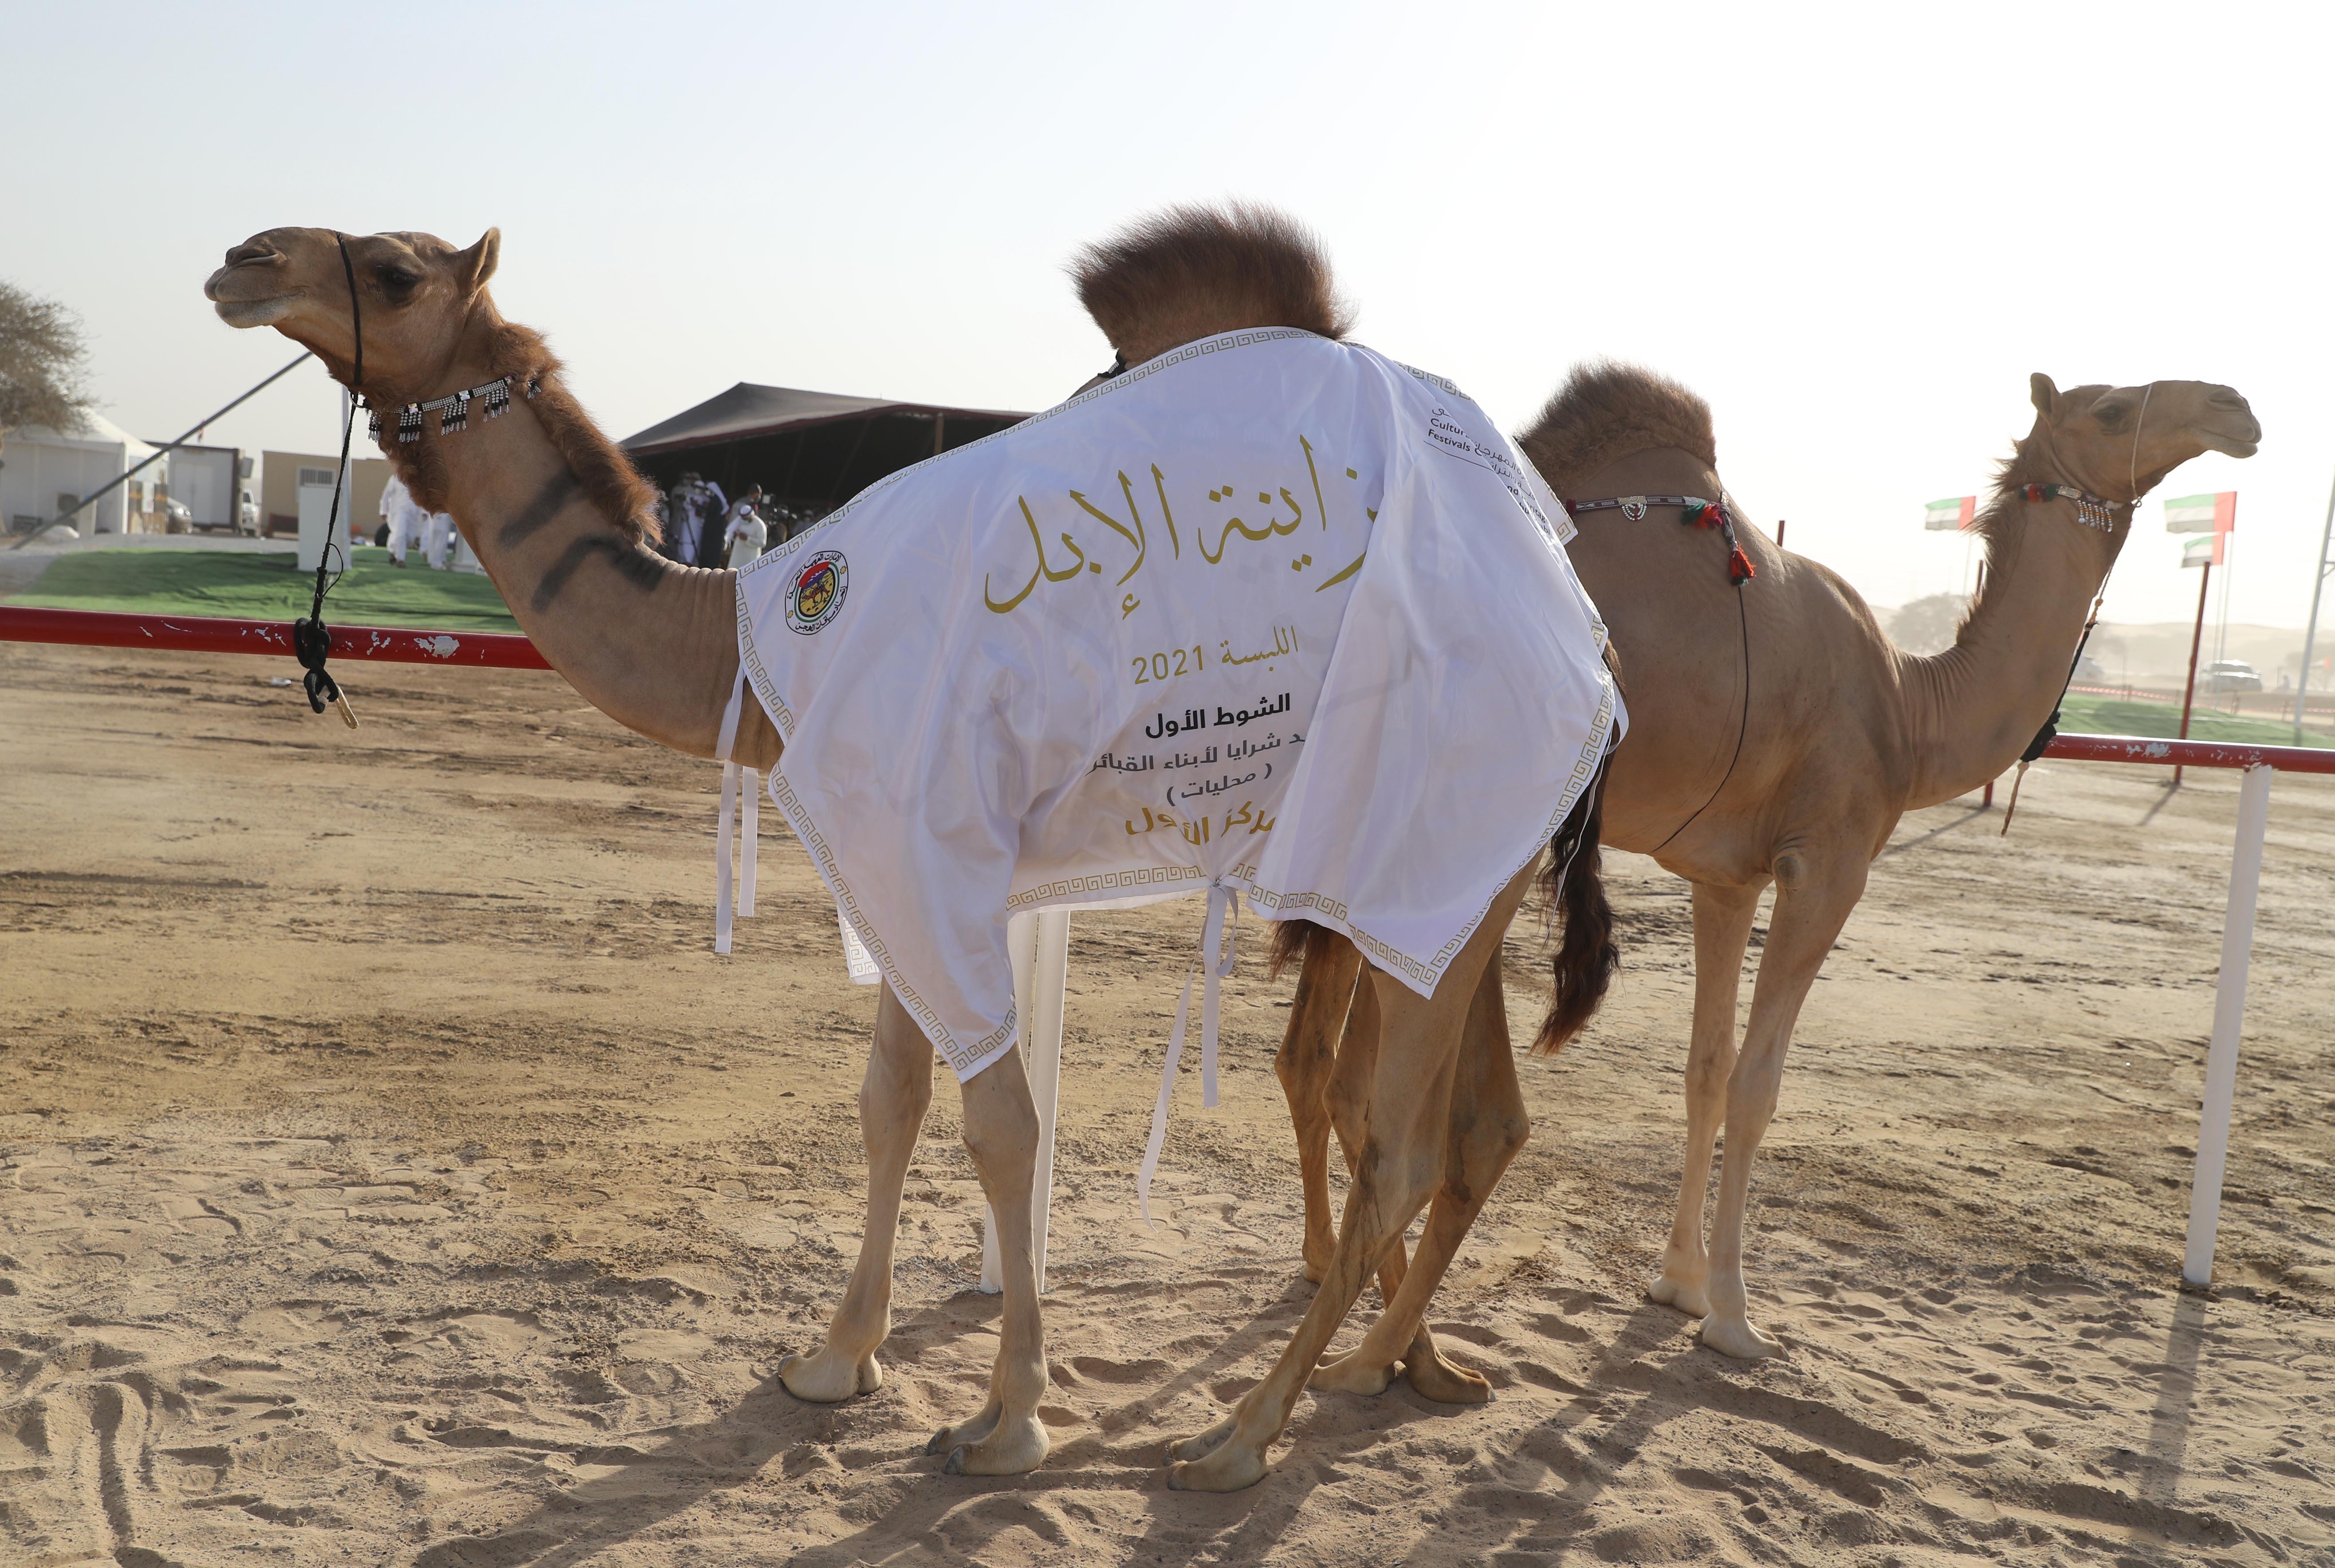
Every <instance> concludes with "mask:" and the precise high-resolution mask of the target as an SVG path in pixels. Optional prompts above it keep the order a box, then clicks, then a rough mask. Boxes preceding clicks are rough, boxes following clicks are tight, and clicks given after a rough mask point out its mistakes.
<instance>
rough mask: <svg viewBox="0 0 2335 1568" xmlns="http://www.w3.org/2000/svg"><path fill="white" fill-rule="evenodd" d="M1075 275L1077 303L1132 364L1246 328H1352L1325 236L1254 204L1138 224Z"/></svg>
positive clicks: (1084, 260)
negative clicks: (1220, 334) (1331, 272)
mask: <svg viewBox="0 0 2335 1568" xmlns="http://www.w3.org/2000/svg"><path fill="white" fill-rule="evenodd" d="M1070 271H1071V277H1072V278H1073V279H1075V280H1076V282H1077V284H1078V291H1079V303H1080V305H1084V306H1086V309H1087V314H1088V315H1090V316H1092V317H1094V322H1095V324H1096V325H1097V326H1099V327H1100V328H1102V332H1103V335H1104V336H1105V337H1107V338H1109V340H1110V346H1111V347H1113V348H1115V349H1117V350H1118V351H1119V357H1120V359H1121V360H1122V361H1124V362H1125V363H1128V364H1130V365H1132V364H1140V363H1143V362H1144V361H1145V360H1148V359H1154V358H1157V357H1158V355H1160V354H1163V353H1167V352H1168V350H1169V349H1171V348H1177V347H1179V346H1181V345H1182V344H1187V343H1191V342H1193V341H1194V340H1196V339H1198V338H1204V337H1213V336H1215V335H1216V334H1219V333H1227V332H1237V331H1239V330H1240V329H1241V328H1243V327H1251V326H1290V327H1296V328H1298V329H1299V330H1301V331H1303V332H1310V333H1317V334H1320V335H1322V336H1323V337H1330V338H1339V337H1343V336H1345V335H1346V334H1348V333H1349V332H1352V330H1353V325H1354V310H1353V306H1352V305H1349V304H1348V303H1347V302H1346V300H1345V299H1344V298H1343V297H1342V296H1341V295H1339V293H1338V290H1337V287H1336V286H1335V284H1334V283H1333V282H1332V278H1331V275H1330V257H1329V254H1328V253H1327V252H1326V251H1324V250H1323V247H1322V241H1321V239H1320V238H1319V237H1317V236H1316V235H1315V234H1314V233H1313V230H1311V229H1309V228H1307V227H1305V226H1304V225H1303V224H1301V223H1299V222H1298V221H1297V220H1296V219H1295V218H1291V217H1290V216H1289V215H1288V214H1287V213H1284V212H1280V211H1277V210H1275V209H1274V208H1270V207H1265V206H1263V205H1261V204H1258V203H1255V202H1246V201H1232V202H1225V203H1222V204H1219V205H1192V206H1180V207H1170V208H1166V209H1165V210H1163V211H1160V212H1156V213H1153V214H1151V215H1150V216H1149V217H1147V218H1138V219H1136V220H1135V221H1134V222H1133V223H1130V224H1129V225H1128V226H1127V227H1125V228H1122V229H1120V230H1119V232H1118V233H1117V234H1114V235H1112V236H1110V237H1109V238H1107V239H1101V240H1098V241H1096V242H1095V243H1094V244H1092V245H1090V246H1088V247H1086V248H1085V249H1083V250H1081V251H1080V252H1079V253H1078V255H1077V256H1074V257H1072V258H1071V267H1070Z"/></svg>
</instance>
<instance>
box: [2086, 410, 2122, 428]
mask: <svg viewBox="0 0 2335 1568" xmlns="http://www.w3.org/2000/svg"><path fill="white" fill-rule="evenodd" d="M2092 417H2093V418H2094V419H2096V420H2098V421H2100V423H2101V424H2103V425H2105V426H2107V428H2108V429H2109V430H2114V429H2116V428H2117V426H2118V425H2120V424H2122V423H2124V407H2123V405H2122V404H2120V403H2111V404H2109V405H2108V406H2107V407H2106V408H2098V409H2094V410H2093V411H2092Z"/></svg>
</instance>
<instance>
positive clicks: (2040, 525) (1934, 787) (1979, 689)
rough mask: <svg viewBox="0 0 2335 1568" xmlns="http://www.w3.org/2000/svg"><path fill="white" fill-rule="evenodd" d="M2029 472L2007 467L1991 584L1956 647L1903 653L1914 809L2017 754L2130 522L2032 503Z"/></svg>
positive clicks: (2057, 688) (1973, 782) (2053, 501)
mask: <svg viewBox="0 0 2335 1568" xmlns="http://www.w3.org/2000/svg"><path fill="white" fill-rule="evenodd" d="M2014 475H2015V477H2014ZM2031 477H2032V478H2034V479H2035V480H2036V481H2037V482H2049V481H2047V480H2044V479H2042V477H2041V476H2039V475H2037V476H2031ZM2029 479H2030V476H2028V475H2026V474H2024V473H2020V472H2019V471H2018V470H2017V469H2014V474H2013V475H2006V476H2005V478H2004V479H2003V481H2002V483H2001V486H2000V487H1998V489H1997V490H1996V492H1995V497H1994V499H1993V502H1992V504H1991V505H1990V506H1989V508H1987V513H1986V516H1985V517H1984V518H1981V522H1980V527H1981V528H1983V529H1985V530H1986V533H1987V567H1986V581H1985V585H1984V586H1983V587H1982V588H1981V590H1980V592H1979V594H1978V596H1977V598H1976V599H1975V601H1974V602H1973V603H1972V605H1971V610H1970V614H1969V615H1968V616H1967V617H1966V618H1965V619H1964V621H1963V623H1962V629H1961V631H1960V632H1959V633H1958V634H1957V635H1956V636H1955V638H1954V645H1953V646H1952V647H1951V648H1949V649H1947V650H1946V651H1945V652H1944V653H1938V654H1934V655H1932V656H1929V657H1926V658H1920V657H1914V656H1910V655H1906V656H1903V663H1902V667H1901V679H1902V682H1903V687H1904V693H1905V702H1906V708H1907V719H1908V723H1909V729H1910V731H1911V734H1912V738H1913V740H1914V789H1913V794H1912V798H1911V799H1909V801H1908V802H1907V804H1908V806H1927V805H1933V804H1935V803H1936V802H1938V801H1941V800H1948V799H1952V798H1953V797H1955V796H1957V795H1960V794H1962V793H1964V792H1966V791H1968V790H1971V789H1977V788H1978V787H1979V786H1980V785H1981V784H1983V783H1985V782H1986V781H1987V780H1988V779H1992V778H1994V777H1995V776H1996V775H1997V774H1999V773H2001V771H2002V770H2003V769H2005V768H2008V767H2009V766H2010V764H2011V763H2013V762H2015V761H2017V760H2018V759H2019V754H2020V752H2021V751H2024V750H2026V749H2027V743H2028V742H2029V741H2030V740H2033V739H2034V738H2035V732H2036V731H2037V730H2039V729H2040V728H2041V727H2042V725H2043V722H2044V721H2045V720H2047V719H2049V717H2050V716H2051V710H2052V707H2053V705H2054V704H2055V703H2056V702H2058V701H2059V694H2060V692H2061V691H2062V690H2063V689H2064V687H2065V684H2066V682H2067V679H2068V666H2069V661H2070V660H2071V659H2073V658H2074V657H2075V653H2076V644H2077V641H2078V638H2080V637H2081V636H2082V634H2083V628H2084V617H2085V615H2086V613H2087V612H2088V610H2089V609H2090V608H2091V605H2092V599H2093V596H2094V595H2096V594H2097V593H2098V591H2099V588H2100V585H2101V581H2102V579H2103V578H2105V577H2106V576H2107V571H2108V568H2109V567H2110V566H2113V565H2114V564H2115V562H2116V557H2117V551H2118V550H2119V549H2120V548H2121V547H2123V543H2124V529H2125V526H2124V525H2119V526H2118V527H2117V528H2116V529H2115V530H2114V531H2113V532H2106V533H2104V532H2102V531H2101V530H2099V529H2098V528H2091V527H2088V526H2086V525H2085V524H2084V523H2083V522H2082V521H2081V520H2080V518H2078V513H2077V505H2076V503H2075V502H2074V501H2073V500H2070V499H2064V498H2056V497H2054V498H2046V499H2043V500H2030V499H2028V498H2026V496H2025V495H2024V494H2023V493H2022V489H2023V486H2024V485H2025V484H2026V483H2027V482H2028V480H2029Z"/></svg>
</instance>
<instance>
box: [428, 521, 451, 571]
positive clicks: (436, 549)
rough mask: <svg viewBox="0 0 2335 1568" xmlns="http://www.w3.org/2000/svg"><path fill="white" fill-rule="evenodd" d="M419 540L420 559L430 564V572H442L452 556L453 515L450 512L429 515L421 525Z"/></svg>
mask: <svg viewBox="0 0 2335 1568" xmlns="http://www.w3.org/2000/svg"><path fill="white" fill-rule="evenodd" d="M421 539H422V544H421V556H422V559H424V560H426V561H428V562H429V563H430V566H431V570H433V571H440V572H442V571H444V570H445V569H446V567H447V566H448V565H449V564H450V561H449V557H451V555H452V554H453V548H454V515H453V514H452V513H451V512H432V513H431V514H430V518H429V520H428V521H427V522H425V523H423V524H422V525H421Z"/></svg>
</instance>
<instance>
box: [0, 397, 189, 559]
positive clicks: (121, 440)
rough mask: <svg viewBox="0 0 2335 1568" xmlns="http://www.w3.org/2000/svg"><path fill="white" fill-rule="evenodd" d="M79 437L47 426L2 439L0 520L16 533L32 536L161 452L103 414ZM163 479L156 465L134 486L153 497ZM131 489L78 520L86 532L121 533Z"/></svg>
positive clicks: (111, 495)
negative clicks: (50, 521) (102, 487)
mask: <svg viewBox="0 0 2335 1568" xmlns="http://www.w3.org/2000/svg"><path fill="white" fill-rule="evenodd" d="M86 419H87V422H86V423H85V424H84V425H83V426H82V430H81V431H80V433H79V434H76V435H62V434H59V433H58V432H57V431H53V430H51V429H49V428H48V427H47V426H45V425H24V426H23V427H21V428H19V429H16V430H13V431H9V432H8V433H7V435H6V436H5V438H0V520H4V521H5V524H6V527H7V529H8V531H9V532H10V533H12V534H23V533H30V532H31V531H32V530H33V529H34V528H37V527H39V526H40V525H41V524H43V523H45V522H47V521H48V520H49V519H50V518H53V517H55V516H56V515H57V514H58V513H59V512H62V511H63V510H64V509H65V508H68V507H70V506H72V505H73V502H75V501H77V500H79V499H80V498H82V497H83V496H85V495H87V494H89V493H90V492H91V491H92V490H94V489H97V488H98V487H99V486H101V485H102V484H104V483H105V482H106V481H107V480H109V479H115V478H118V477H120V475H121V472H122V470H124V469H128V468H129V467H130V466H131V464H133V463H137V462H140V461H143V460H145V459H147V458H150V457H151V456H153V455H154V451H155V449H154V448H152V447H150V446H148V445H147V444H146V443H145V442H144V441H141V440H139V439H138V438H137V437H136V436H133V435H131V433H130V432H129V431H125V430H123V429H122V428H121V426H120V425H117V424H115V423H113V422H112V421H111V420H108V419H105V418H103V417H102V416H100V415H97V414H90V415H88V416H86ZM161 478H162V465H161V464H160V463H157V464H155V465H154V466H153V467H152V468H150V469H147V470H146V471H145V472H143V473H141V474H140V475H139V476H138V478H137V479H133V480H131V484H134V485H138V486H140V487H141V493H142V494H145V495H151V494H152V493H153V488H154V483H155V481H156V480H158V479H161ZM129 489H130V487H129V486H127V485H123V486H117V487H116V488H115V489H111V490H109V491H107V492H106V494H105V495H104V496H103V497H102V498H100V499H99V500H98V502H97V503H96V504H95V505H94V506H92V507H89V508H84V509H83V510H82V512H81V513H80V514H79V515H77V516H76V517H75V518H73V527H74V528H77V529H79V530H80V531H81V532H82V533H83V534H90V533H102V534H118V533H121V532H123V531H124V529H125V525H126V524H127V522H128V520H129V513H128V508H129V500H130V497H129Z"/></svg>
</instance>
